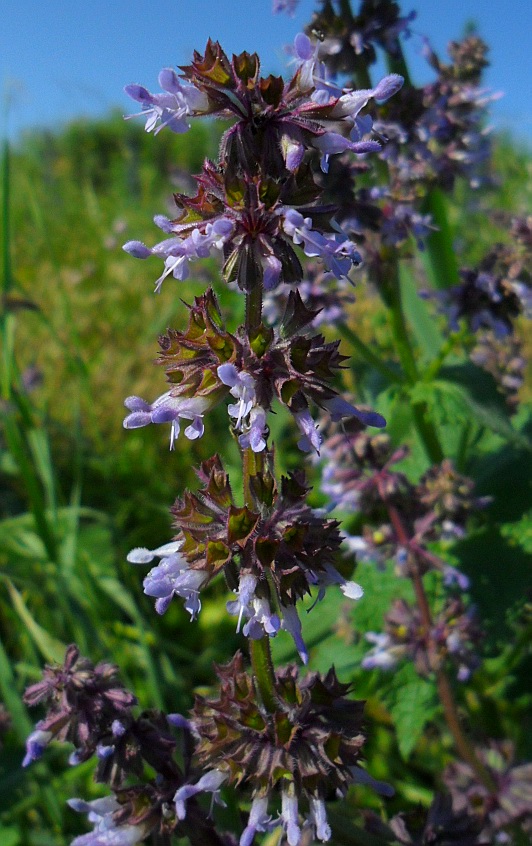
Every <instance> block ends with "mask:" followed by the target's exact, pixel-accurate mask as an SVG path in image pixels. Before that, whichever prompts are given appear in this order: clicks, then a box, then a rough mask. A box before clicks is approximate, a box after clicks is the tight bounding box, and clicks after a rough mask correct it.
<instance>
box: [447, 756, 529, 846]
mask: <svg viewBox="0 0 532 846" xmlns="http://www.w3.org/2000/svg"><path fill="white" fill-rule="evenodd" d="M477 753H478V755H479V757H480V759H481V760H482V762H483V763H484V764H485V766H486V767H487V768H488V770H489V772H490V775H491V777H492V778H493V781H494V788H495V789H494V790H493V791H488V790H487V789H486V787H485V786H484V785H482V784H481V783H480V782H479V780H478V778H477V776H476V775H475V773H473V771H472V769H471V767H470V766H469V765H468V764H466V763H464V762H462V761H456V762H453V763H452V764H449V765H448V767H447V768H446V770H445V773H444V775H443V779H444V782H445V784H446V786H447V788H448V789H449V790H450V792H451V796H452V798H453V806H454V808H455V809H456V810H457V811H459V812H460V811H462V812H464V811H466V812H468V813H469V814H471V815H472V816H473V817H476V819H477V820H478V822H479V825H480V826H481V828H482V831H481V834H480V838H479V844H481V846H488V844H490V846H491V844H492V843H512V842H514V841H513V835H515V836H516V837H517V838H519V836H520V835H521V834H524V836H525V837H526V836H527V835H528V836H532V764H517V763H516V761H515V749H514V747H513V744H512V743H511V742H509V741H498V742H495V741H492V742H491V743H490V745H489V746H487V747H484V748H479V749H477ZM515 842H518V840H516V841H515Z"/></svg>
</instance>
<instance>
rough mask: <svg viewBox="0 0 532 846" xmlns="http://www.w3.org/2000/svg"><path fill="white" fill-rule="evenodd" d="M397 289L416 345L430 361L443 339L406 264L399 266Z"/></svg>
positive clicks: (440, 346) (441, 344)
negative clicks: (399, 290)
mask: <svg viewBox="0 0 532 846" xmlns="http://www.w3.org/2000/svg"><path fill="white" fill-rule="evenodd" d="M399 287H400V289H401V302H402V304H403V310H404V313H405V316H406V319H407V320H408V324H409V326H410V327H411V329H412V331H413V333H414V337H415V339H416V343H417V345H418V347H419V349H420V350H421V351H422V353H423V356H424V357H425V358H426V359H428V360H431V359H433V358H435V357H436V356H437V354H438V353H439V351H440V349H441V348H442V346H443V344H444V341H445V339H444V337H443V335H442V333H441V332H440V330H439V329H438V324H437V322H436V320H435V318H434V317H433V316H432V314H431V313H430V310H429V306H428V305H427V302H426V300H423V299H421V297H420V296H419V291H418V288H417V286H416V283H415V280H414V278H413V276H412V274H411V272H410V267H409V265H407V263H406V262H404V261H403V262H401V263H400V266H399Z"/></svg>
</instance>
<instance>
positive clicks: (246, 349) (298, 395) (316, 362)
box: [124, 289, 385, 452]
mask: <svg viewBox="0 0 532 846" xmlns="http://www.w3.org/2000/svg"><path fill="white" fill-rule="evenodd" d="M188 308H189V324H188V328H187V331H186V332H185V333H183V332H178V331H177V330H175V329H169V330H168V332H167V334H166V335H163V336H162V337H161V338H160V339H159V343H160V346H161V354H160V357H159V359H158V363H159V364H162V365H163V366H164V368H165V371H166V376H167V380H168V382H169V383H170V385H171V388H170V390H169V391H167V392H166V393H164V394H163V395H162V396H160V397H158V399H156V400H155V402H153V403H148V402H146V401H145V400H143V399H141V398H140V397H128V398H127V399H126V401H125V404H126V407H127V408H128V409H129V411H130V414H128V416H127V417H126V418H125V420H124V427H125V428H126V429H136V428H139V427H143V426H146V425H148V424H150V423H170V424H171V430H170V447H171V448H172V447H173V445H174V443H175V440H176V438H177V436H178V435H179V432H180V424H181V421H183V420H190V421H191V423H190V425H189V426H187V428H186V429H185V435H186V437H187V438H189V439H190V440H194V439H195V438H198V437H201V435H202V434H203V429H204V424H203V416H204V413H205V412H206V411H208V410H210V409H211V408H213V407H214V406H215V405H217V404H218V403H219V402H220V401H221V400H222V399H223V398H224V397H226V396H227V394H229V393H230V394H231V395H232V396H233V397H234V398H235V399H236V400H238V402H236V403H231V404H230V405H229V406H228V414H229V417H230V419H231V423H232V427H233V430H234V432H235V433H236V434H237V437H238V441H239V443H240V446H241V447H243V448H247V447H248V446H249V447H251V449H252V450H253V452H262V451H263V450H264V449H265V448H266V444H267V437H268V434H269V430H268V426H267V422H266V412H267V411H269V410H270V408H271V405H272V402H273V401H274V399H276V400H277V401H279V402H280V403H281V404H282V405H284V406H285V407H286V408H288V409H289V411H290V412H291V413H292V415H293V417H294V420H295V422H296V424H297V426H298V427H299V429H300V431H301V433H302V436H303V437H302V440H301V442H300V443H301V447H302V448H303V449H307V450H308V449H315V450H316V451H319V445H320V436H319V433H318V431H317V429H316V424H315V422H314V420H313V418H312V416H311V414H310V411H309V403H310V402H312V403H314V404H316V405H317V406H318V407H320V408H323V409H325V410H327V411H328V412H329V414H330V416H331V420H339V419H341V418H344V417H347V418H350V417H353V418H355V419H357V420H359V421H360V422H361V423H362V424H364V425H367V426H376V427H383V426H384V425H385V420H384V418H383V417H382V416H381V415H380V414H377V413H376V412H374V411H370V410H364V409H360V408H357V407H356V406H354V405H351V404H350V403H347V402H346V401H345V400H343V399H342V398H341V397H339V396H337V394H336V391H335V390H334V388H332V387H330V385H329V384H328V382H329V380H330V379H331V377H332V375H333V374H334V372H335V371H337V370H338V369H340V368H341V366H342V362H343V359H344V357H343V356H342V355H340V354H339V352H338V347H339V341H335V342H333V343H325V339H324V338H323V336H322V335H309V334H308V333H307V331H306V327H307V326H308V325H309V324H310V323H311V322H312V320H313V319H314V317H315V316H316V312H315V311H312V310H310V309H308V308H306V306H305V305H304V304H303V302H302V300H301V297H300V296H299V294H297V293H294V292H291V293H290V295H289V297H288V300H287V301H286V304H285V310H284V314H283V317H282V319H281V321H280V324H279V326H278V329H277V331H276V332H274V331H273V330H272V329H271V328H270V327H267V326H265V325H264V324H261V325H260V326H259V327H257V329H256V332H255V335H254V337H253V338H249V337H248V336H247V335H246V334H245V331H244V327H240V329H239V330H237V333H236V334H235V335H232V334H230V333H229V332H227V331H226V329H225V326H224V323H223V320H222V317H221V314H220V309H219V306H218V303H217V300H216V298H215V296H214V294H213V292H212V290H211V289H209V290H208V291H207V292H206V293H205V295H203V296H202V297H196V300H195V304H194V306H188ZM300 330H305V332H304V333H302V332H301V333H300Z"/></svg>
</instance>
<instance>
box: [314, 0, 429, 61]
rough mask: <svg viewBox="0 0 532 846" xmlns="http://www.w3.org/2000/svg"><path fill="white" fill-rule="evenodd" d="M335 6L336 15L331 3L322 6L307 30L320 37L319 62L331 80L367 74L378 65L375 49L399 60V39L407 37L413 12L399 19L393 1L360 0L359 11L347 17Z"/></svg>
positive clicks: (395, 4) (340, 7)
mask: <svg viewBox="0 0 532 846" xmlns="http://www.w3.org/2000/svg"><path fill="white" fill-rule="evenodd" d="M337 5H338V6H339V8H338V11H337V10H336V9H335V7H334V3H333V2H331V0H327V2H324V3H323V4H322V9H321V10H320V11H319V12H317V13H316V14H314V15H313V17H312V21H311V23H310V25H309V27H308V30H309V31H310V32H318V33H319V34H320V37H321V39H322V41H321V44H320V58H322V60H323V61H324V62H325V63H326V64H327V67H328V68H330V70H331V73H332V74H333V75H334V76H336V75H337V74H342V75H347V74H352V73H353V72H354V71H355V72H356V71H357V70H359V69H364V70H366V69H367V68H368V67H369V66H370V65H372V64H374V63H375V62H376V61H377V49H380V50H383V51H384V52H385V53H387V54H388V55H389V56H390V57H392V58H397V57H399V56H400V44H399V36H400V35H401V34H403V35H406V36H408V35H409V34H410V26H409V25H410V23H411V22H412V21H413V20H414V18H415V17H416V13H415V12H409V14H407V15H404V16H402V15H401V13H400V8H399V4H398V3H395V2H393V1H392V0H362V2H361V3H360V6H359V8H358V11H357V12H356V13H352V14H351V15H349V17H347V16H346V15H345V14H344V13H343V11H344V10H343V9H342V6H341V4H337ZM376 48H377V49H376Z"/></svg>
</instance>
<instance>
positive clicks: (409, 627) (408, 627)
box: [362, 597, 482, 682]
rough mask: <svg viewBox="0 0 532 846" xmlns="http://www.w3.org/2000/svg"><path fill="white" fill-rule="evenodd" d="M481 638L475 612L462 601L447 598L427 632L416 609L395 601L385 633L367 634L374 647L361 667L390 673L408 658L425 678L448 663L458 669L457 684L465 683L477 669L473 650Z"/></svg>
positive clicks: (401, 601) (475, 654)
mask: <svg viewBox="0 0 532 846" xmlns="http://www.w3.org/2000/svg"><path fill="white" fill-rule="evenodd" d="M481 637H482V635H481V631H480V629H479V627H478V623H477V621H476V615H475V611H474V609H473V608H469V609H467V610H466V608H465V605H464V602H463V600H462V599H461V598H456V597H452V598H448V599H447V600H446V602H445V605H444V607H443V609H442V610H441V611H440V612H439V613H438V614H436V615H435V616H434V618H433V620H432V625H431V627H430V628H428V629H427V628H426V627H425V625H424V624H423V620H422V617H421V612H420V610H419V609H418V608H416V607H414V606H411V605H409V604H408V603H407V602H405V600H403V599H396V600H395V601H394V602H393V604H392V607H391V609H390V611H389V612H388V614H387V615H386V617H385V631H384V632H383V633H382V634H378V633H375V632H368V633H367V634H366V639H367V640H368V641H370V643H373V644H374V646H373V648H372V649H371V650H370V652H368V653H367V655H366V656H365V657H364V659H363V661H362V666H363V667H364V668H366V669H368V670H371V669H375V668H379V669H381V670H391V669H393V668H394V667H396V666H397V664H398V663H399V661H401V660H403V659H405V658H409V659H410V660H411V661H413V663H414V665H415V668H416V670H417V672H418V673H419V675H421V676H427V675H430V674H431V673H432V672H434V671H435V670H437V669H439V668H440V667H442V666H444V663H446V662H451V663H453V664H454V665H456V667H457V678H458V680H459V681H461V682H464V681H467V680H468V679H469V677H470V675H471V673H472V671H474V670H476V668H477V667H478V666H479V665H480V658H479V656H478V654H477V652H476V649H477V647H478V644H479V642H480V640H481Z"/></svg>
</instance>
